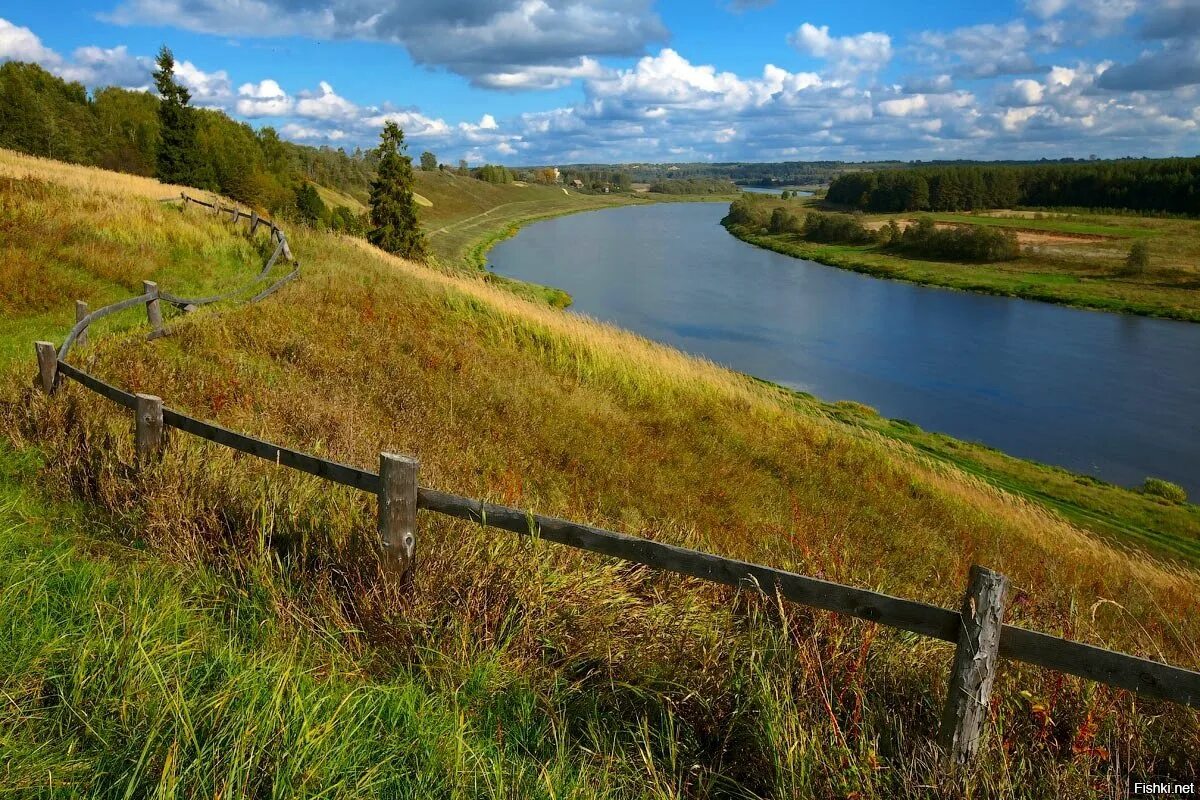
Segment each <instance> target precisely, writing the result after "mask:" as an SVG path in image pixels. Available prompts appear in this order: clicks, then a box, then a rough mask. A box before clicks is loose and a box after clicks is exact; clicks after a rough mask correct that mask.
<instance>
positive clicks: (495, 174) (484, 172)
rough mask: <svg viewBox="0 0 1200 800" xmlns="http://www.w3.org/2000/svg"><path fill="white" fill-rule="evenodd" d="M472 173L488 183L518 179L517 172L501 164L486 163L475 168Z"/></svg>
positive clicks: (510, 181) (508, 181)
mask: <svg viewBox="0 0 1200 800" xmlns="http://www.w3.org/2000/svg"><path fill="white" fill-rule="evenodd" d="M471 174H472V175H473V176H474V177H475V178H478V179H479V180H481V181H485V182H487V183H512V182H513V181H515V180H516V179H517V176H516V173H514V172H513V171H512V170H511V169H509V168H508V167H504V166H501V165H499V164H484V165H483V166H482V167H477V168H476V169H475V170H473V171H472V172H471Z"/></svg>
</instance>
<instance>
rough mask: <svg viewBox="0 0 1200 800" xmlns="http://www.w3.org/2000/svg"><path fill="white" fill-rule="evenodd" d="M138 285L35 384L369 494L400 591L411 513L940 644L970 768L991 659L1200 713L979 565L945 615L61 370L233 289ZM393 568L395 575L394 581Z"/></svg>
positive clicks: (1173, 674)
mask: <svg viewBox="0 0 1200 800" xmlns="http://www.w3.org/2000/svg"><path fill="white" fill-rule="evenodd" d="M183 200H184V203H185V205H186V204H187V203H188V202H191V203H195V204H197V205H200V206H204V207H207V208H212V209H214V210H215V211H217V212H218V213H219V211H220V206H219V205H218V204H213V203H207V202H204V201H201V200H195V199H192V198H190V197H188V196H187V195H183ZM232 211H234V212H235V213H233V214H232V219H233V220H234V221H237V220H238V219H239V217H240V216H244V217H246V218H247V219H250V220H251V226H252V230H253V228H254V227H256V226H257V225H259V224H262V225H266V226H268V227H269V229H270V230H271V232H272V233H271V235H272V237H275V238H277V239H278V241H279V244H278V245H277V246H276V248H275V251H274V253H273V254H272V256H271V258H270V260H268V262H267V265H266V266H265V267H264V268H263V271H262V272H261V273H260V275H259V277H260V278H261V277H263V276H264V275H266V273H267V272H268V271H269V269H270V267H271V266H272V265H273V264H274V261H275V259H276V258H277V257H278V256H279V255H281V254H282V255H284V257H285V258H288V259H291V253H290V250H289V248H288V247H287V244H286V242H287V239H286V236H285V235H284V234H283V232H282V231H281V230H280V229H279V228H278V226H276V225H275V224H274V223H272V222H268V221H266V220H262V219H260V218H259V217H258V215H257V214H253V215H251V214H246V213H245V212H237V210H236V209H232ZM298 274H299V268H298V267H297V268H296V269H294V270H293V271H292V272H290V273H288V274H287V275H285V276H283V277H282V278H279V279H278V280H276V281H275V282H274V283H273V284H271V285H270V286H269V287H268V288H267V289H265V290H264V291H262V292H260V293H259V294H258V295H256V296H255V297H254V298H253V300H252V302H253V301H257V300H261V299H263V298H265V297H267V296H269V295H270V294H271V293H272V292H274V291H275V290H276V289H278V288H279V287H281V286H283V285H284V284H286V283H287V282H289V281H291V280H293V279H295V278H296V277H297V276H298ZM147 285H148V286H149V287H153V288H152V289H151V290H150V291H147V292H146V293H144V294H142V295H139V296H137V297H131V298H129V299H127V300H122V301H120V302H119V303H114V304H112V305H110V306H106V307H104V308H101V309H98V310H97V311H94V312H91V313H90V314H86V315H85V316H82V317H81V318H80V319H79V321H78V322H77V323H76V325H75V326H74V327H73V328H72V329H71V332H70V333H69V334H68V335H67V338H66V340H65V341H64V342H63V345H62V347H61V348H59V350H58V351H57V353H56V352H55V350H54V347H53V345H52V344H49V343H46V342H38V343H37V352H38V358H39V367H40V377H41V384H42V386H43V388H45V389H46V390H47V391H53V387H54V384H55V381H56V379H57V377H58V376H62V377H66V378H69V379H71V380H73V381H75V382H77V383H79V384H80V385H81V386H83V387H85V388H87V389H89V390H90V391H92V392H95V393H97V394H99V395H101V396H102V397H106V398H108V399H109V400H111V401H112V402H114V403H116V404H117V405H120V406H123V407H125V408H128V409H130V410H134V411H136V412H137V414H138V416H137V443H138V453H139V462H144V461H149V455H148V454H149V453H150V452H152V451H153V450H154V449H155V448H161V447H163V446H165V439H164V437H163V436H162V432H163V430H164V429H166V428H175V429H178V430H181V431H184V432H186V433H190V434H192V435H193V436H196V437H198V438H201V439H204V440H207V441H210V442H213V443H215V444H219V445H222V446H224V447H228V448H230V449H232V450H236V451H238V452H241V453H246V454H248V455H252V456H256V457H258V458H261V459H264V460H266V461H270V462H272V463H274V464H276V465H278V466H282V467H287V468H290V469H293V470H297V471H299V472H303V473H307V474H309V475H313V476H316V477H318V478H322V479H324V480H328V481H331V482H333V483H336V484H340V485H342V486H347V487H350V488H352V489H357V490H360V491H363V492H368V493H370V494H373V495H375V496H376V497H378V498H379V505H380V517H379V518H380V525H379V527H380V538H381V542H382V543H383V552H382V554H381V559H382V563H384V565H385V567H387V568H388V569H391V570H392V571H393V572H395V573H396V574H394V575H392V576H391V577H393V578H395V579H396V580H397V582H398V583H400V584H401V585H402V586H407V585H409V583H410V582H411V579H412V569H413V564H414V548H415V522H414V520H415V513H416V511H417V509H420V510H424V511H428V512H432V513H437V514H443V515H446V516H450V517H455V518H458V519H462V520H467V521H470V522H473V523H476V524H479V525H481V526H486V527H490V528H498V529H501V530H506V531H510V532H512V533H516V534H519V535H523V536H530V537H534V538H537V539H544V540H546V541H550V542H555V543H557V544H562V545H566V546H568V547H573V548H576V549H579V550H584V551H587V552H590V553H597V554H599V555H603V556H608V557H611V558H616V559H621V560H623V561H627V562H630V563H634V564H641V565H643V566H647V567H651V568H653V569H656V570H660V571H663V572H670V573H674V574H677V575H683V576H687V577H691V578H696V579H699V580H703V581H708V582H711V583H717V584H722V585H725V586H732V587H735V588H738V589H744V590H750V591H754V592H759V593H762V594H764V595H767V596H779V597H781V598H784V599H786V600H790V601H792V602H795V603H798V604H801V605H804V606H809V607H811V608H817V609H821V610H825V611H832V612H836V613H840V614H845V615H848V616H852V617H856V618H858V619H862V620H866V621H869V622H874V623H878V624H880V625H885V626H887V627H890V628H895V629H898V630H903V631H908V632H910V633H914V634H917V635H920V636H925V637H929V638H933V639H938V640H941V641H944V642H950V643H953V644H955V645H956V651H955V661H954V664H953V669H952V671H951V680H950V686H949V697H948V698H947V703H946V709H945V712H944V715H943V726H942V732H941V736H940V739H941V741H942V743H943V745H944V746H945V747H946V750H947V757H948V758H949V759H950V760H951V761H953V762H966V761H969V760H970V759H971V758H972V757H973V756H974V754H975V752H976V750H977V748H978V746H979V743H980V739H981V736H982V733H983V729H982V721H983V720H984V718H985V717H986V705H987V699H988V698H987V695H988V693H989V692H990V688H991V684H992V681H993V679H994V677H995V662H996V660H997V658H1006V659H1009V660H1012V661H1020V662H1024V663H1028V664H1033V665H1036V666H1040V667H1045V668H1048V669H1052V670H1056V671H1058V672H1062V673H1066V674H1069V675H1074V676H1076V677H1080V678H1085V679H1087V680H1092V681H1096V682H1098V683H1103V684H1106V685H1109V686H1113V687H1117V688H1120V689H1126V690H1129V691H1132V692H1136V693H1138V694H1140V695H1144V696H1147V697H1154V698H1158V699H1162V700H1167V701H1171V702H1174V703H1179V704H1182V705H1186V706H1190V707H1192V708H1198V709H1200V672H1194V671H1192V670H1188V669H1184V668H1181V667H1175V666H1171V665H1169V664H1163V663H1160V662H1157V661H1151V660H1148V659H1144V658H1140V657H1137V656H1132V655H1128V654H1126V653H1119V652H1115V651H1112V650H1106V649H1104V648H1101V647H1095V646H1093V645H1088V644H1084V643H1082V642H1075V641H1071V640H1069V639H1062V638H1059V637H1057V636H1052V635H1049V634H1045V633H1039V632H1037V631H1032V630H1028V629H1026V628H1019V627H1016V626H1014V625H1009V624H1002V616H1003V610H1004V595H1005V593H1006V591H1007V579H1005V578H1004V576H1002V575H999V574H998V573H994V572H991V571H990V570H986V569H983V568H981V567H972V570H971V575H970V582H969V585H968V589H967V593H966V595H965V597H964V602H963V608H962V610H960V611H954V610H951V609H946V608H942V607H940V606H935V605H931V604H928V603H923V602H919V601H915V600H908V599H904V598H899V597H893V596H891V595H887V594H883V593H881V592H876V591H872V590H868V589H862V588H857V587H853V586H846V585H843V584H839V583H833V582H831V581H826V580H821V579H818V578H813V577H809V576H805V575H799V574H796V573H792V572H786V571H784V570H780V569H776V568H774V567H768V566H763V565H760V564H752V563H749V562H745V561H739V560H736V559H731V558H724V557H722V556H717V555H713V554H710V553H704V552H701V551H699V550H692V549H688V548H684V547H677V546H675V545H670V544H665V543H663V542H656V541H653V540H650V539H643V538H640V537H637V536H630V535H628V534H623V533H617V532H615V531H609V530H605V529H603V528H598V527H594V526H591V525H584V524H581V523H578V522H571V521H569V520H565V519H559V518H557V517H549V516H543V515H540V514H533V513H530V512H528V511H523V510H520V509H516V508H510V507H507V506H501V505H495V504H492V503H488V502H485V501H483V500H478V499H474V498H469V497H462V496H460V495H456V494H450V493H447V492H442V491H438V490H436V489H431V488H427V487H423V486H419V485H418V483H417V478H416V476H417V469H418V464H417V462H416V461H415V460H413V459H409V458H405V457H403V456H395V455H391V454H382V455H381V457H380V465H381V466H380V473H374V472H369V471H367V470H364V469H359V468H358V467H354V466H350V465H347V464H341V463H337V462H334V461H330V460H328V459H324V458H320V457H319V456H314V455H310V454H307V453H302V452H300V451H298V450H293V449H290V448H287V447H281V446H279V445H275V444H272V443H270V442H267V441H264V440H262V439H257V438H254V437H252V436H248V435H246V434H242V433H238V432H236V431H232V430H229V429H227V428H223V427H221V426H219V425H216V424H213V423H211V422H205V421H203V420H199V419H196V418H195V417H191V416H188V415H187V414H183V413H181V412H179V411H175V410H174V409H171V408H166V407H164V406H163V405H162V401H161V400H160V399H159V398H157V397H154V396H150V395H134V394H130V393H129V392H126V391H124V390H122V389H119V388H117V387H115V386H112V385H111V384H108V383H105V382H104V381H102V380H100V379H99V378H96V377H94V376H92V375H89V374H88V373H87V372H85V371H84V370H82V369H80V368H78V367H75V366H73V365H71V364H69V363H67V361H66V356H67V354H68V353H69V351H70V346H71V344H72V343H73V342H75V341H76V340H77V339H78V338H79V337H80V336H83V335H85V333H86V330H87V328H88V326H89V325H90V324H91V323H93V322H95V321H96V320H98V319H102V318H104V317H106V316H108V315H110V314H114V313H117V312H118V311H120V310H123V309H127V308H131V307H133V306H135V305H137V304H139V303H147V304H149V303H152V302H157V300H158V298H159V297H162V298H163V299H166V300H168V302H172V303H175V302H183V303H187V304H192V305H197V304H199V302H215V301H216V300H217V299H224V298H227V297H229V296H232V295H233V294H236V293H237V292H234V293H230V294H227V295H220V296H218V297H217V298H200V299H199V301H197V300H186V299H184V298H176V297H175V296H173V295H167V294H166V293H162V294H160V293H159V292H158V291H157V288H156V287H154V285H153V284H147ZM77 313H82V311H81V310H80V311H77ZM152 321H153V320H152ZM399 571H402V572H403V574H402V575H401V574H399ZM964 698H966V699H964Z"/></svg>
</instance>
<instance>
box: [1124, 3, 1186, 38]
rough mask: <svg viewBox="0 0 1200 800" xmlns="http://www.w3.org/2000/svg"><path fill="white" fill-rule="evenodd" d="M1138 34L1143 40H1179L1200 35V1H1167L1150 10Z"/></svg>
mask: <svg viewBox="0 0 1200 800" xmlns="http://www.w3.org/2000/svg"><path fill="white" fill-rule="evenodd" d="M1138 34H1139V35H1140V36H1141V37H1142V38H1143V39H1178V38H1184V37H1189V36H1196V35H1197V34H1200V1H1198V0H1174V2H1172V1H1171V0H1166V1H1165V2H1163V3H1162V4H1161V5H1157V6H1155V7H1152V8H1150V9H1148V10H1147V11H1146V13H1145V15H1144V19H1143V21H1142V27H1141V30H1140V31H1139V32H1138Z"/></svg>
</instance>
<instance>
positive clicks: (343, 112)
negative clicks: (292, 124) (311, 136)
mask: <svg viewBox="0 0 1200 800" xmlns="http://www.w3.org/2000/svg"><path fill="white" fill-rule="evenodd" d="M319 86H320V89H319V90H318V91H316V92H311V91H303V92H300V95H299V98H300V99H299V100H297V101H296V115H297V116H300V117H308V118H309V119H322V120H349V119H353V118H354V117H355V116H356V115H357V114H358V111H359V109H358V106H357V105H355V104H354V103H352V102H350V101H349V100H347V99H346V98H344V97H342V96H341V95H339V94H338V93H337V92H335V91H334V90H333V87H332V86H330V85H329V83H328V82H326V81H321V82H320V84H319Z"/></svg>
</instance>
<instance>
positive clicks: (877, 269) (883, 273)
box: [728, 197, 1200, 322]
mask: <svg viewBox="0 0 1200 800" xmlns="http://www.w3.org/2000/svg"><path fill="white" fill-rule="evenodd" d="M758 203H759V204H761V207H762V214H763V216H764V218H765V217H769V216H770V214H771V209H773V208H775V207H783V208H786V209H788V210H790V211H793V212H796V213H798V214H800V215H801V216H802V215H803V214H804V212H805V211H806V210H808V209H809V208H811V207H813V206H815V205H817V204H818V203H819V201H815V200H791V201H782V200H779V199H778V198H773V197H767V198H760V199H758ZM922 216H930V217H932V218H933V219H934V220H936V221H937V222H938V223H940V224H945V225H950V224H954V225H982V226H987V227H999V228H1003V229H1006V230H1012V231H1014V232H1015V233H1016V235H1017V238H1018V240H1019V242H1020V246H1021V256H1020V258H1018V259H1016V260H1015V261H1006V262H1000V263H994V264H967V263H960V262H953V261H934V260H928V259H919V258H910V257H906V256H902V255H899V254H896V253H892V252H886V251H884V250H883V249H882V248H880V247H879V246H877V245H847V244H821V243H817V242H810V241H807V240H805V239H804V238H803V237H802V236H801V235H799V234H794V233H787V234H769V233H766V232H765V230H764V228H761V227H756V226H740V225H730V226H728V227H729V230H730V232H731V233H733V234H734V235H735V236H737V237H738V238H740V239H743V240H744V241H747V242H749V243H751V244H754V245H758V246H759V247H764V248H766V249H768V250H774V251H776V252H779V253H783V254H785V255H790V256H795V257H797V258H806V259H810V260H812V261H818V262H820V263H822V264H829V265H830V266H835V267H842V268H844V269H851V270H854V271H856V272H865V273H867V274H870V275H876V276H878V277H883V278H897V279H900V280H907V281H912V282H914V283H922V284H928V285H932V286H947V287H950V288H953V289H963V290H966V291H974V292H984V293H987V294H999V295H1008V296H1012V297H1024V298H1028V299H1031V300H1043V301H1047V302H1051V303H1062V304H1065V305H1073V306H1081V307H1084V308H1094V309H1099V310H1103V311H1119V312H1124V313H1130V314H1142V315H1146V316H1154V317H1168V318H1171V319H1181V320H1190V321H1193V322H1200V291H1197V290H1198V289H1200V267H1198V266H1197V264H1198V262H1197V257H1200V222H1197V221H1195V220H1189V219H1173V218H1165V217H1138V216H1133V215H1130V214H1104V213H1095V212H1088V211H1078V212H1074V211H1067V210H1064V211H1054V212H1036V211H991V212H976V213H961V214H929V215H922ZM914 218H915V215H913V214H866V215H861V216H860V219H861V220H862V221H863V224H864V225H865V226H866V227H868V228H872V229H878V228H881V227H883V226H884V225H886V224H887V223H888V222H889V221H891V220H893V219H894V220H896V221H897V223H898V224H899V225H900V226H901V227H903V226H905V225H908V224H909V223H911V221H912V220H913V219H914ZM1135 241H1143V242H1145V243H1146V244H1147V245H1148V246H1149V252H1150V266H1149V268H1148V269H1146V270H1145V271H1144V272H1142V273H1138V274H1130V273H1129V272H1128V271H1127V270H1126V267H1125V259H1126V257H1127V256H1128V254H1129V250H1130V247H1131V246H1132V244H1133V243H1134V242H1135Z"/></svg>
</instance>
